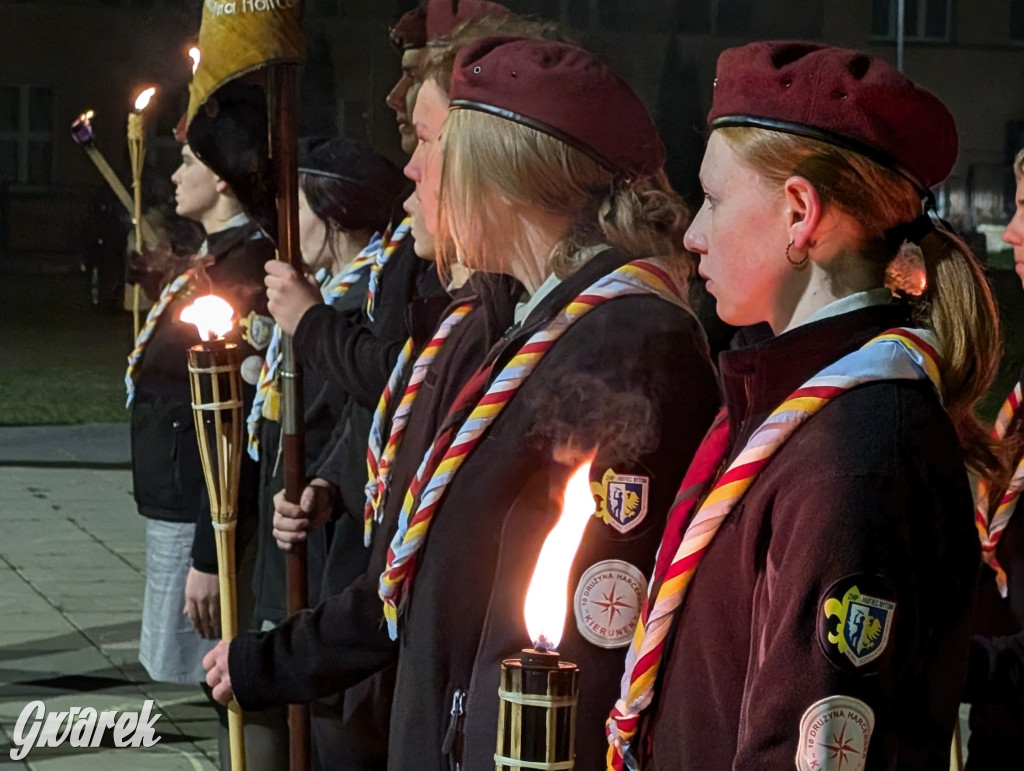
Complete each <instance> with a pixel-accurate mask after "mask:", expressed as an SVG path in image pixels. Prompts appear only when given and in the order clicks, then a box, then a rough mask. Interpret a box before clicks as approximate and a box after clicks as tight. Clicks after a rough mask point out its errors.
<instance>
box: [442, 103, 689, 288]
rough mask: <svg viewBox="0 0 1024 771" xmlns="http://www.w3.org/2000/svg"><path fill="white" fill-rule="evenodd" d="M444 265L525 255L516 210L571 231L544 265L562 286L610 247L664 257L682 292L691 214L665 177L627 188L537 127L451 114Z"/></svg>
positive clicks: (445, 168) (446, 165)
mask: <svg viewBox="0 0 1024 771" xmlns="http://www.w3.org/2000/svg"><path fill="white" fill-rule="evenodd" d="M442 143H443V151H444V165H443V170H442V173H441V196H440V213H439V218H440V222H439V223H438V226H439V233H440V234H441V239H440V241H441V243H442V244H444V246H443V247H442V252H443V254H442V257H441V259H442V265H444V264H447V263H448V262H450V261H451V260H452V259H453V258H454V254H453V253H452V251H453V248H454V246H455V245H458V246H459V247H460V248H461V249H462V250H463V251H464V252H465V253H467V254H472V255H473V257H474V258H476V259H479V260H481V262H482V264H493V262H494V260H495V257H496V256H497V255H496V254H495V252H496V251H497V250H500V252H501V253H502V254H509V253H510V254H523V253H524V252H525V250H526V249H527V248H528V246H527V242H526V238H527V233H526V231H525V228H524V226H523V220H522V218H521V217H520V216H519V211H521V209H522V208H524V207H525V208H531V209H535V210H538V211H541V212H543V213H545V214H549V215H553V216H556V217H561V218H567V219H569V220H570V222H571V223H572V224H571V225H570V227H569V229H568V231H567V232H566V233H564V234H563V236H562V238H561V239H560V240H559V242H558V243H557V244H556V246H555V248H554V249H553V251H552V254H551V263H550V266H551V268H552V270H553V271H554V273H555V274H556V275H557V276H559V277H560V278H565V277H567V276H569V275H570V274H572V273H573V272H574V271H575V270H576V269H577V268H579V266H580V265H581V264H582V263H583V262H585V261H586V258H587V257H586V252H585V251H584V252H582V253H581V250H583V249H585V247H588V246H593V245H597V244H602V243H607V244H611V245H612V246H617V247H619V248H621V249H623V250H625V251H626V252H628V253H630V254H632V255H633V256H634V257H650V256H662V257H671V258H678V259H672V260H670V261H669V264H670V266H672V270H673V273H674V274H675V277H676V278H677V279H678V280H679V281H680V282H681V284H682V286H685V285H686V281H688V279H689V278H690V276H691V275H692V273H693V268H694V260H693V257H692V255H690V254H689V253H688V252H687V251H686V249H685V247H684V246H683V236H684V234H685V233H686V227H687V225H688V223H689V213H688V211H687V209H686V205H685V204H684V203H683V201H682V199H681V198H680V197H679V195H678V194H677V193H676V192H675V191H674V190H672V188H671V186H670V185H669V183H668V181H667V179H666V178H665V176H664V174H662V173H660V172H659V174H658V175H656V176H654V177H651V178H647V179H644V180H638V181H634V182H627V181H625V180H623V179H621V178H620V177H619V176H617V175H616V174H614V173H613V172H611V171H609V170H608V169H606V168H604V167H603V166H601V165H600V164H599V163H597V161H595V160H593V159H592V158H590V157H589V156H588V155H586V154H584V153H583V152H581V151H580V150H577V149H576V148H574V147H570V146H569V145H567V144H566V143H565V142H562V141H561V140H558V139H555V138H554V137H552V136H549V135H548V134H544V133H542V132H540V131H538V130H536V129H533V128H529V127H527V126H523V125H521V124H519V123H514V122H512V121H509V120H506V119H504V118H499V117H496V116H493V115H489V114H486V113H482V112H478V111H475V110H467V109H456V110H453V111H452V112H451V113H450V114H449V116H448V121H447V123H446V124H445V131H444V136H443V138H442Z"/></svg>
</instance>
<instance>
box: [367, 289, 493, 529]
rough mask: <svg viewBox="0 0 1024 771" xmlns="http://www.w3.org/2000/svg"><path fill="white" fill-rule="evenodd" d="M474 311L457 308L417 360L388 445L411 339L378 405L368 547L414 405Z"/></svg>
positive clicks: (370, 448) (370, 460)
mask: <svg viewBox="0 0 1024 771" xmlns="http://www.w3.org/2000/svg"><path fill="white" fill-rule="evenodd" d="M472 309H473V304H472V303H463V304H462V305H459V306H456V308H455V309H454V310H453V311H452V312H451V313H449V314H448V316H447V317H446V318H445V320H444V321H442V322H441V324H440V326H438V328H437V331H436V332H435V333H434V336H433V337H432V338H431V339H430V342H428V343H427V344H426V345H425V346H424V348H423V350H422V351H421V352H420V355H419V356H417V357H416V361H415V363H414V364H413V365H412V374H411V375H410V376H409V383H408V385H406V387H405V391H404V392H403V393H402V399H401V401H399V402H398V407H396V408H395V415H394V417H393V418H392V419H391V429H390V431H389V433H388V439H387V442H386V443H385V442H384V421H385V420H386V419H387V415H388V407H389V405H390V403H391V397H392V396H393V395H394V393H395V391H396V390H397V389H398V385H399V383H401V381H402V378H403V376H404V375H405V368H406V366H407V365H408V363H409V360H410V359H411V358H412V349H413V343H412V338H411V337H410V338H409V339H408V340H407V341H406V343H405V346H404V347H403V348H402V352H401V353H400V354H399V355H398V361H397V362H396V363H395V368H394V369H393V370H392V371H391V377H389V378H388V383H387V385H386V386H385V387H384V392H383V393H382V394H381V395H380V400H379V401H378V402H377V410H376V412H374V414H373V424H372V425H371V426H370V441H369V443H368V445H367V449H366V473H367V482H366V488H365V491H366V506H365V507H364V509H363V542H364V543H365V544H366V546H369V545H370V539H371V536H372V535H373V523H374V521H377V522H380V517H381V515H382V511H383V508H384V500H385V496H386V495H387V491H388V486H389V485H390V484H391V470H392V469H391V465H392V463H393V462H394V460H395V455H397V454H398V448H399V446H400V445H401V444H402V438H403V437H404V436H405V427H406V425H407V424H408V423H409V414H410V413H411V412H412V405H413V402H414V401H415V400H416V396H417V394H419V391H420V385H421V384H422V383H423V378H425V377H426V376H427V371H428V370H429V369H430V365H431V364H433V362H434V359H435V358H437V354H438V351H440V350H441V346H442V345H444V341H445V340H447V339H448V335H450V334H451V332H452V330H453V329H455V327H456V326H457V325H458V324H459V323H460V322H461V321H462V320H463V319H464V318H466V314H467V313H469V312H470V311H471V310H472Z"/></svg>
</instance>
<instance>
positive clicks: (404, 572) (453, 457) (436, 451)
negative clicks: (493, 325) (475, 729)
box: [380, 260, 684, 639]
mask: <svg viewBox="0 0 1024 771" xmlns="http://www.w3.org/2000/svg"><path fill="white" fill-rule="evenodd" d="M644 294H654V295H658V296H660V297H662V298H664V299H666V300H668V301H669V302H672V303H674V304H677V305H682V304H684V301H683V299H682V295H681V294H680V292H679V289H678V287H676V285H675V283H674V282H673V280H672V278H671V277H670V276H669V274H668V273H667V272H666V271H665V270H664V268H663V267H662V266H661V264H660V263H659V262H658V261H657V260H636V261H634V262H630V263H627V264H626V265H623V266H622V267H620V268H618V269H617V270H615V271H613V272H611V273H609V274H608V275H606V276H604V277H602V278H601V279H599V280H598V281H596V282H595V283H594V284H592V285H591V286H590V287H588V288H587V289H585V290H584V291H583V292H582V293H581V294H580V295H578V296H577V297H576V298H575V299H574V300H572V302H570V303H569V304H568V305H567V306H566V307H565V308H563V309H562V311H561V312H560V313H559V314H558V315H557V316H555V318H554V319H552V321H551V322H549V323H548V325H547V326H546V327H545V328H544V329H542V330H540V331H539V332H536V333H535V334H533V335H532V336H531V337H530V338H529V339H528V340H527V341H526V342H525V343H524V344H523V346H522V348H520V349H519V352H518V353H516V355H515V356H513V357H512V359H511V361H509V362H508V364H506V365H505V367H504V368H503V369H502V370H501V372H500V373H499V374H498V375H497V377H496V378H495V379H494V381H493V382H492V384H491V386H490V387H489V388H488V389H487V391H486V393H484V394H483V395H482V396H481V397H480V398H479V399H478V400H476V406H475V407H474V408H473V410H472V412H471V413H470V414H469V417H467V418H466V420H465V422H464V423H463V424H462V426H461V427H459V430H458V432H457V433H456V434H455V436H454V438H453V439H452V441H451V443H450V444H446V443H439V438H440V437H441V436H445V434H441V435H440V436H439V437H438V438H435V439H434V443H433V444H431V446H430V449H429V450H428V451H427V453H426V455H425V456H424V459H423V461H422V463H421V464H420V467H419V469H418V470H417V472H416V477H415V478H414V479H413V482H412V484H411V485H410V487H409V490H408V492H407V493H406V496H405V500H404V502H403V506H402V513H401V515H400V517H399V522H398V532H397V533H395V537H394V539H393V540H392V542H391V548H390V549H389V551H388V562H387V567H386V568H385V570H384V572H383V573H382V574H381V578H380V596H381V599H382V600H383V601H384V617H385V619H386V620H387V623H388V632H389V633H390V634H391V638H392V639H397V637H398V606H399V604H400V601H401V599H402V597H403V596H406V595H408V593H409V591H410V587H409V585H408V583H407V579H408V577H409V569H410V567H411V562H410V561H411V560H412V559H413V557H414V556H415V555H416V553H417V552H418V551H419V549H420V547H421V546H422V545H423V542H424V539H425V538H426V535H427V530H428V529H429V527H430V523H431V521H432V519H433V516H434V512H435V510H436V508H437V505H438V503H439V501H440V499H441V496H442V495H443V494H444V492H445V490H446V489H447V487H448V485H449V484H450V483H451V480H452V478H453V477H454V476H455V473H456V472H457V471H458V470H459V468H460V467H461V466H462V464H463V462H464V461H465V460H466V458H467V457H468V456H469V454H470V453H471V452H472V451H473V448H474V447H475V446H476V443H477V441H479V439H480V437H481V436H482V435H483V433H484V431H486V430H487V428H488V426H490V424H491V423H492V422H493V421H494V419H495V418H496V417H497V416H498V415H499V414H500V413H501V411H502V410H503V409H504V408H505V405H507V404H508V403H509V401H511V399H512V398H513V397H514V396H515V395H516V393H517V392H518V390H519V388H520V386H521V385H522V384H523V382H524V381H525V380H526V378H527V377H528V376H529V375H530V373H531V372H532V371H533V369H534V367H536V366H537V364H538V363H539V362H540V360H541V359H542V358H543V357H544V354H546V353H547V352H548V350H549V349H550V348H551V346H552V345H554V343H555V342H556V341H557V340H558V338H560V337H561V336H562V335H563V334H564V333H565V332H566V330H568V329H569V327H571V326H572V325H573V324H574V323H575V322H576V321H578V320H579V319H580V318H582V317H583V316H584V315H586V314H587V313H589V312H590V311H591V310H593V309H594V308H596V307H597V306H598V305H601V304H602V303H604V302H606V301H608V300H611V299H614V298H616V297H625V296H627V295H644ZM447 436H451V433H448V434H447Z"/></svg>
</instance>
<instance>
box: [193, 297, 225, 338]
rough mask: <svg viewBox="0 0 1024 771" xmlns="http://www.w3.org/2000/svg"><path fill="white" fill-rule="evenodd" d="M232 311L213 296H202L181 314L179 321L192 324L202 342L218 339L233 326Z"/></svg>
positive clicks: (223, 302) (218, 298) (223, 301)
mask: <svg viewBox="0 0 1024 771" xmlns="http://www.w3.org/2000/svg"><path fill="white" fill-rule="evenodd" d="M234 316H235V311H234V309H233V308H232V307H231V306H230V305H228V303H227V302H226V301H225V300H222V299H221V298H220V297H217V295H215V294H208V295H203V296H202V297H199V298H196V301H195V302H194V303H192V304H191V305H189V306H188V307H187V308H185V309H184V310H182V312H181V320H182V321H184V322H185V323H186V324H193V325H195V328H196V329H197V330H198V331H199V336H200V337H201V338H202V339H203V340H213V339H214V338H216V339H218V340H219V339H220V338H222V337H224V335H226V334H227V333H228V332H230V331H231V327H232V326H234V324H233V319H234Z"/></svg>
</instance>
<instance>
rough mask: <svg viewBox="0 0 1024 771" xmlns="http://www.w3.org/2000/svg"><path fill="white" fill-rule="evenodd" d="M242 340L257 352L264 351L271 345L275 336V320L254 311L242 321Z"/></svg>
mask: <svg viewBox="0 0 1024 771" xmlns="http://www.w3.org/2000/svg"><path fill="white" fill-rule="evenodd" d="M241 326H242V338H243V339H244V340H245V341H246V342H247V343H249V345H251V346H252V347H253V348H255V349H256V350H257V351H262V350H263V349H264V348H266V347H267V345H268V344H269V343H270V338H271V336H272V335H273V334H274V319H272V318H271V317H270V316H261V315H260V314H258V313H257V312H256V311H253V312H252V313H250V314H249V315H248V316H246V317H245V318H244V319H242V321H241Z"/></svg>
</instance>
